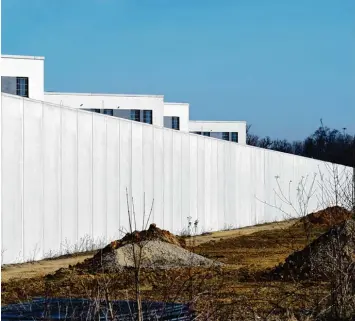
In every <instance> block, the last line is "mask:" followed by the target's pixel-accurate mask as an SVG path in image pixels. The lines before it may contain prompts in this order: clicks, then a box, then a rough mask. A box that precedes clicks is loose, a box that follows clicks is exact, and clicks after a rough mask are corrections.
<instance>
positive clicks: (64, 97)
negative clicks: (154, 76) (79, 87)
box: [44, 92, 164, 127]
mask: <svg viewBox="0 0 355 321" xmlns="http://www.w3.org/2000/svg"><path fill="white" fill-rule="evenodd" d="M44 100H45V101H47V102H50V103H54V104H58V105H63V106H68V107H73V108H80V109H85V110H89V111H93V112H97V113H101V114H106V115H109V116H115V117H120V118H126V119H130V120H133V121H138V122H143V123H148V124H153V125H156V126H160V127H163V126H164V96H162V95H122V94H92V93H56V92H46V93H44Z"/></svg>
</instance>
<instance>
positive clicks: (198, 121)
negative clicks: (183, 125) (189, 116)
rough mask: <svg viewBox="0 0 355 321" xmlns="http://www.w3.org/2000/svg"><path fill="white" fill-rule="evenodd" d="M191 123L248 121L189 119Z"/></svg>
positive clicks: (241, 121) (240, 121) (239, 121)
mask: <svg viewBox="0 0 355 321" xmlns="http://www.w3.org/2000/svg"><path fill="white" fill-rule="evenodd" d="M189 123H208V124H216V123H222V124H227V123H231V124H233V123H246V121H245V120H189Z"/></svg>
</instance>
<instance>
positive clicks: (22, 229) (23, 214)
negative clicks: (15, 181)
mask: <svg viewBox="0 0 355 321" xmlns="http://www.w3.org/2000/svg"><path fill="white" fill-rule="evenodd" d="M1 112H2V109H1ZM1 119H2V117H1ZM1 137H2V136H1ZM1 146H2V145H1ZM1 148H2V147H1ZM21 187H22V191H21V192H22V204H21V205H22V208H21V214H22V217H21V236H22V248H21V251H22V258H23V259H24V255H25V100H24V99H22V186H21Z"/></svg>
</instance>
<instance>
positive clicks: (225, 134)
mask: <svg viewBox="0 0 355 321" xmlns="http://www.w3.org/2000/svg"><path fill="white" fill-rule="evenodd" d="M222 139H223V140H229V133H228V132H223V133H222Z"/></svg>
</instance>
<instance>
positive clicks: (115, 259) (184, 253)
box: [101, 240, 222, 271]
mask: <svg viewBox="0 0 355 321" xmlns="http://www.w3.org/2000/svg"><path fill="white" fill-rule="evenodd" d="M133 247H134V250H133ZM134 253H135V256H136V258H137V260H138V258H139V257H141V267H142V268H159V269H169V268H181V267H210V266H216V265H221V264H222V263H220V262H214V261H212V260H210V259H207V258H205V257H203V256H201V255H198V254H195V253H192V252H190V251H188V250H185V249H184V248H182V247H180V246H178V245H175V244H171V243H167V242H162V241H157V240H152V241H146V242H142V243H139V244H126V245H124V246H122V247H120V248H118V249H114V250H112V251H110V252H107V253H103V254H102V258H101V266H102V268H103V269H104V270H107V271H114V270H121V269H122V268H131V267H134V266H135V264H134ZM139 253H141V255H140V254H139Z"/></svg>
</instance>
